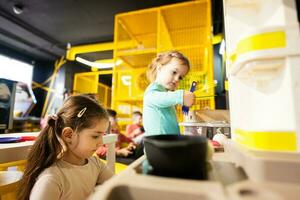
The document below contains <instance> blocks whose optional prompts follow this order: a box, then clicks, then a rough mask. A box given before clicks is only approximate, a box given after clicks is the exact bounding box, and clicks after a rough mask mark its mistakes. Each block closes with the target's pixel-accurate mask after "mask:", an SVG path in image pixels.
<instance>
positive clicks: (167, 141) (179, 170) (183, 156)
mask: <svg viewBox="0 0 300 200" xmlns="http://www.w3.org/2000/svg"><path fill="white" fill-rule="evenodd" d="M144 145H145V151H146V156H147V159H148V161H149V163H150V165H151V166H152V167H153V171H155V174H158V175H162V176H171V177H181V178H192V179H207V167H206V166H207V163H206V152H207V139H206V138H205V137H202V136H190V135H155V136H147V137H145V138H144Z"/></svg>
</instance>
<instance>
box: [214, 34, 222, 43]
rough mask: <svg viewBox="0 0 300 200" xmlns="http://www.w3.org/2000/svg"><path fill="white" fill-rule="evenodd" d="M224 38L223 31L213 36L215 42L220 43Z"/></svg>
mask: <svg viewBox="0 0 300 200" xmlns="http://www.w3.org/2000/svg"><path fill="white" fill-rule="evenodd" d="M222 40H223V34H222V33H219V34H217V35H214V36H213V44H219V43H221V42H222Z"/></svg>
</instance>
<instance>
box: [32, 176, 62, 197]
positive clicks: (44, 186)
mask: <svg viewBox="0 0 300 200" xmlns="http://www.w3.org/2000/svg"><path fill="white" fill-rule="evenodd" d="M61 195H62V188H61V186H60V184H59V183H58V181H57V180H56V179H55V177H54V176H52V175H44V176H41V177H39V178H38V180H37V181H36V182H35V184H34V186H33V188H32V190H31V193H30V198H29V199H30V200H40V199H43V200H48V199H49V200H56V199H60V198H61Z"/></svg>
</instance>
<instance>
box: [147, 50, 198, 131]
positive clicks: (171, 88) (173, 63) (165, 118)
mask: <svg viewBox="0 0 300 200" xmlns="http://www.w3.org/2000/svg"><path fill="white" fill-rule="evenodd" d="M189 69H190V64H189V61H188V59H187V58H186V57H185V56H184V55H182V54H181V53H179V52H178V51H169V52H164V53H161V54H159V55H158V56H157V57H156V58H155V59H154V60H153V61H152V63H151V64H150V65H149V68H148V71H147V76H148V79H149V80H150V81H151V84H150V85H149V86H148V87H147V89H146V91H145V94H144V106H143V124H144V128H145V135H146V136H149V135H167V134H169V135H178V134H179V133H180V132H179V126H178V122H177V117H176V111H175V105H177V104H180V105H185V106H191V105H192V104H193V103H194V100H195V96H194V94H193V93H192V92H189V91H184V90H176V89H177V87H178V85H179V81H180V80H182V79H183V77H184V76H185V75H186V74H187V73H188V71H189Z"/></svg>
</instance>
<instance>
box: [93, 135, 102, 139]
mask: <svg viewBox="0 0 300 200" xmlns="http://www.w3.org/2000/svg"><path fill="white" fill-rule="evenodd" d="M92 137H93V138H94V139H98V138H99V137H100V136H99V135H94V136H92Z"/></svg>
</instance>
